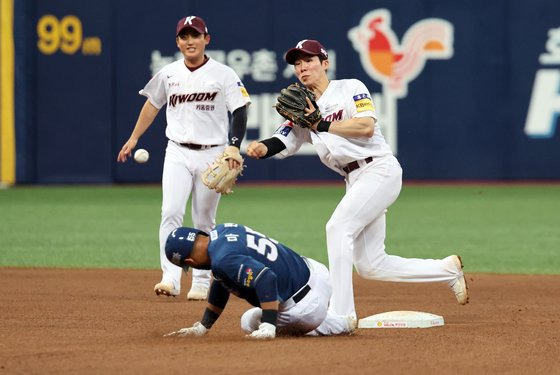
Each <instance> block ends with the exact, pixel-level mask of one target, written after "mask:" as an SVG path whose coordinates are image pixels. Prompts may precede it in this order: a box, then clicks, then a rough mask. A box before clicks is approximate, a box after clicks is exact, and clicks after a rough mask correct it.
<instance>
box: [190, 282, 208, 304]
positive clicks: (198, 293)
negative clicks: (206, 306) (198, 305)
mask: <svg viewBox="0 0 560 375" xmlns="http://www.w3.org/2000/svg"><path fill="white" fill-rule="evenodd" d="M207 297H208V288H207V287H205V286H202V285H196V284H195V285H193V286H192V287H191V290H189V293H188V294H187V299H188V300H189V301H205V300H206V298H207Z"/></svg>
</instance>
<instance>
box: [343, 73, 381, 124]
mask: <svg viewBox="0 0 560 375" xmlns="http://www.w3.org/2000/svg"><path fill="white" fill-rule="evenodd" d="M348 81H349V82H351V83H352V85H351V86H350V87H351V90H352V92H351V95H352V99H353V101H352V102H350V101H348V102H347V103H348V104H349V106H348V107H347V108H346V110H347V113H348V117H349V118H353V117H373V118H374V119H376V120H377V115H376V114H375V108H374V106H373V102H372V100H371V96H370V94H369V90H368V89H367V88H366V86H365V85H364V84H363V83H362V82H361V81H359V80H357V79H351V80H348Z"/></svg>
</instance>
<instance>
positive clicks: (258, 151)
mask: <svg viewBox="0 0 560 375" xmlns="http://www.w3.org/2000/svg"><path fill="white" fill-rule="evenodd" d="M267 152H268V147H266V145H265V144H264V143H261V142H258V141H253V142H251V143H249V146H247V156H249V157H251V158H253V159H259V158H261V157H263V156H265V155H266V153H267Z"/></svg>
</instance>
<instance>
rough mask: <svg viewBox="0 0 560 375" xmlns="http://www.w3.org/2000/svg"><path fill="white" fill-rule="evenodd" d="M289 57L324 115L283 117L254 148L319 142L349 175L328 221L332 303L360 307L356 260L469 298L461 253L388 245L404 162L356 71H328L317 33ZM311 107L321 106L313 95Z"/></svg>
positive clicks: (259, 152)
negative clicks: (413, 253) (338, 74)
mask: <svg viewBox="0 0 560 375" xmlns="http://www.w3.org/2000/svg"><path fill="white" fill-rule="evenodd" d="M285 58H286V61H287V62H288V64H292V65H294V69H295V74H296V76H297V78H298V79H299V81H300V82H301V83H302V84H303V85H305V87H306V88H308V89H310V90H311V91H313V93H314V95H315V99H316V103H317V105H318V107H319V110H320V112H321V115H322V119H321V120H319V121H317V122H316V123H314V124H313V126H312V127H311V128H303V127H300V126H294V124H293V123H291V122H290V121H286V122H284V123H283V124H282V125H281V126H280V127H279V128H278V129H277V130H276V132H275V134H274V135H273V137H272V138H269V139H265V140H261V141H259V142H252V143H251V144H249V146H248V149H247V154H248V155H249V156H250V157H253V158H268V157H270V156H272V155H275V154H279V155H280V156H281V157H286V156H290V155H293V154H295V153H296V152H297V151H298V150H299V148H300V147H301V145H302V144H303V143H304V142H308V143H312V144H313V145H314V146H315V149H316V151H317V153H318V155H319V158H320V159H321V161H322V162H323V163H324V164H325V165H326V166H328V167H329V168H331V169H333V170H334V171H336V172H338V173H339V174H341V175H342V176H344V178H345V180H346V194H345V195H344V197H343V198H342V200H341V201H340V203H339V204H338V206H337V207H336V209H335V211H334V213H333V214H332V216H331V218H330V219H329V221H328V223H327V225H326V232H327V248H328V258H329V270H330V278H331V285H332V287H333V293H332V297H331V301H330V307H331V308H332V309H334V312H335V313H337V314H341V315H349V314H353V315H355V314H356V311H355V307H354V296H353V287H352V265H354V266H355V267H356V270H357V272H358V274H359V275H360V276H362V277H364V278H367V279H372V280H385V281H406V282H437V281H439V282H446V283H447V284H448V285H449V286H450V287H451V289H452V290H453V291H454V293H455V296H456V298H457V301H458V302H459V303H460V304H465V303H467V301H468V294H467V286H466V282H465V278H464V276H463V272H462V263H461V259H460V258H459V257H458V256H456V255H451V256H448V257H446V258H444V259H406V258H401V257H398V256H394V255H387V253H386V252H385V244H384V242H385V212H386V210H387V208H388V207H389V206H390V205H391V204H392V203H393V202H394V201H395V200H396V199H397V196H398V195H399V192H400V190H401V185H402V169H401V166H400V165H399V162H398V161H397V159H396V158H395V157H394V156H393V154H392V152H391V149H390V147H389V146H388V145H387V143H386V142H385V139H384V137H383V135H382V134H381V129H380V128H379V125H378V124H377V116H376V114H375V111H374V107H373V103H372V100H371V95H370V93H369V92H368V90H367V88H366V87H365V85H364V84H363V83H362V82H360V81H358V80H356V79H345V80H332V81H329V79H328V78H327V74H326V72H327V69H328V68H329V60H328V55H327V51H326V50H325V48H324V47H323V46H322V45H321V43H319V42H318V41H316V40H307V39H305V40H302V41H300V42H299V43H298V44H297V45H296V47H294V48H292V49H290V50H289V51H288V52H287V53H286V56H285ZM306 101H307V104H308V107H307V108H306V113H307V114H311V113H313V112H314V111H315V108H313V104H312V102H311V101H310V100H309V99H306Z"/></svg>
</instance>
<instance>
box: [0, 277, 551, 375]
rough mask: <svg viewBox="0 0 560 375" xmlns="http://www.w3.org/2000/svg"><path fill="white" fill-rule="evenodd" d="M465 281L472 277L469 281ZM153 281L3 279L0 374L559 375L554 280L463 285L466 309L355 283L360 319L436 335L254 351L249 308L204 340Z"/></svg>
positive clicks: (390, 335) (189, 311) (483, 280)
mask: <svg viewBox="0 0 560 375" xmlns="http://www.w3.org/2000/svg"><path fill="white" fill-rule="evenodd" d="M467 272H468V271H467ZM159 277H160V271H158V270H147V271H143V270H68V269H15V268H1V269H0V285H2V292H1V298H0V314H1V316H2V319H1V324H0V374H18V373H21V374H39V373H40V374H65V373H74V374H76V373H79V374H100V373H119V374H173V373H189V374H197V375H202V374H247V373H255V374H289V373H300V374H302V373H303V374H317V373H320V374H374V373H380V374H403V373H416V374H451V373H459V374H481V373H482V374H494V373H507V374H527V373H542V374H552V373H560V362H559V360H558V358H560V322H559V318H558V311H559V310H558V303H559V301H560V276H530V275H490V274H467V280H468V283H469V292H470V296H471V302H470V303H469V304H468V305H466V306H459V305H458V304H457V303H456V301H455V297H454V296H453V294H452V292H451V291H450V290H449V289H448V288H447V287H446V286H445V285H443V284H408V283H389V282H375V281H368V280H364V279H361V278H359V277H358V276H357V275H356V274H355V275H354V288H355V298H356V307H357V309H358V315H359V316H360V317H365V316H369V315H373V314H376V313H380V312H385V311H393V310H413V311H424V312H430V313H434V314H437V315H441V316H443V317H444V319H445V325H444V326H443V327H435V328H425V329H360V330H358V331H357V332H356V333H355V334H354V335H351V336H339V337H299V338H277V339H275V340H272V341H265V342H262V341H252V340H249V339H247V338H245V337H244V334H243V332H242V331H241V330H240V328H239V318H240V316H241V314H242V313H243V312H244V311H245V310H246V309H247V308H249V305H248V304H247V303H246V302H245V301H242V300H239V299H238V298H236V297H233V296H232V297H231V299H230V303H229V304H228V306H227V307H226V310H225V311H224V314H223V315H222V317H221V318H220V319H219V320H218V322H217V323H216V324H215V326H214V327H213V329H212V330H211V331H210V333H209V334H208V335H207V336H205V337H201V338H197V337H194V338H190V337H189V338H164V337H162V336H163V334H165V333H167V332H170V331H174V330H176V329H178V328H181V327H186V326H190V325H192V323H194V322H195V321H197V320H198V319H199V318H200V316H201V314H202V311H203V309H204V306H205V303H204V302H192V301H189V302H187V301H186V297H185V292H186V291H187V290H188V287H189V286H190V285H189V282H190V281H189V280H187V279H190V277H188V278H187V277H184V278H183V294H182V295H181V296H179V297H177V298H168V297H161V296H160V297H156V295H155V294H154V293H153V291H152V288H153V285H154V284H155V283H156V282H157V281H159Z"/></svg>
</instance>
